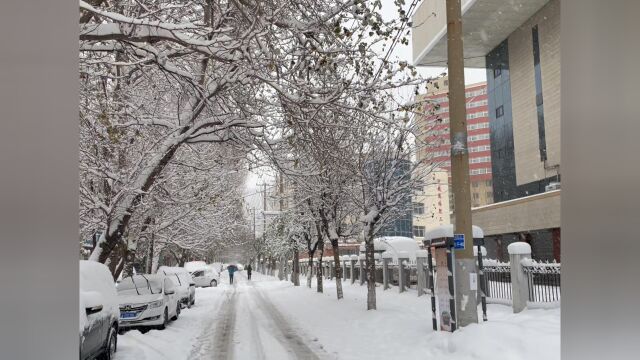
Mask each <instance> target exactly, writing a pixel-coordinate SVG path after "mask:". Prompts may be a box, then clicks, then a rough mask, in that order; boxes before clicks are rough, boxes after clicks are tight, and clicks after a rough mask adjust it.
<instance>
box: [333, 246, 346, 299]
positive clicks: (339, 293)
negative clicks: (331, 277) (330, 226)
mask: <svg viewBox="0 0 640 360" xmlns="http://www.w3.org/2000/svg"><path fill="white" fill-rule="evenodd" d="M331 248H332V249H333V263H334V264H335V265H334V268H335V270H336V295H337V296H338V300H340V299H342V298H343V294H342V266H340V253H339V251H340V250H339V249H338V239H332V240H331Z"/></svg>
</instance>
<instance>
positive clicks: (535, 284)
mask: <svg viewBox="0 0 640 360" xmlns="http://www.w3.org/2000/svg"><path fill="white" fill-rule="evenodd" d="M520 265H522V268H523V270H524V272H525V274H527V279H528V283H529V284H528V285H529V301H530V302H558V301H560V264H559V263H556V262H551V263H549V262H546V263H543V262H538V261H535V260H532V259H523V260H522V261H521V262H520Z"/></svg>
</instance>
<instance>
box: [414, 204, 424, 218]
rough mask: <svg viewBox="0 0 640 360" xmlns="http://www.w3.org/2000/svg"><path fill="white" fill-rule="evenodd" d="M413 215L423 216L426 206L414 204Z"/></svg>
mask: <svg viewBox="0 0 640 360" xmlns="http://www.w3.org/2000/svg"><path fill="white" fill-rule="evenodd" d="M413 214H414V215H422V214H424V204H423V203H418V202H416V203H413Z"/></svg>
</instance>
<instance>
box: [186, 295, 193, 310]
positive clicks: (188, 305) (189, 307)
mask: <svg viewBox="0 0 640 360" xmlns="http://www.w3.org/2000/svg"><path fill="white" fill-rule="evenodd" d="M191 305H193V302H192V301H191V297H189V298H188V299H187V309H191Z"/></svg>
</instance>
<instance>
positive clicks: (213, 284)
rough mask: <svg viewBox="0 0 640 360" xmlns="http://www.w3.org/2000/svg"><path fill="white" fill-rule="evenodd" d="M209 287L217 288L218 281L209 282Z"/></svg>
mask: <svg viewBox="0 0 640 360" xmlns="http://www.w3.org/2000/svg"><path fill="white" fill-rule="evenodd" d="M210 285H211V287H216V286H218V281H217V280H215V279H214V280H211V284H210Z"/></svg>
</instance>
